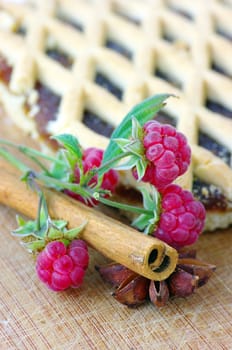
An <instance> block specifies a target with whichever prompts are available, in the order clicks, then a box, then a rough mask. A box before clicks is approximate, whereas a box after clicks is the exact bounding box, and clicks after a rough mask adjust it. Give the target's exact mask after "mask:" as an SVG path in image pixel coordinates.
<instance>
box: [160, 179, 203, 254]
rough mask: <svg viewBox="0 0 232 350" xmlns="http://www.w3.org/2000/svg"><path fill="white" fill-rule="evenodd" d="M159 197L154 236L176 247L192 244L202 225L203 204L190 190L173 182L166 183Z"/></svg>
mask: <svg viewBox="0 0 232 350" xmlns="http://www.w3.org/2000/svg"><path fill="white" fill-rule="evenodd" d="M161 197H162V200H161V215H160V220H159V223H158V228H157V229H156V231H155V232H154V236H155V237H157V238H159V239H161V240H162V241H164V242H166V243H168V244H169V245H171V246H173V247H174V248H176V249H178V248H181V247H183V246H186V245H190V244H193V243H194V242H195V241H196V240H197V238H198V236H199V234H200V233H201V231H202V230H203V227H204V221H205V208H204V206H203V205H202V204H201V203H200V202H198V201H196V200H195V199H194V197H193V195H192V193H191V192H189V191H186V190H183V189H182V188H181V187H180V186H178V185H174V184H172V185H168V186H167V187H166V188H165V189H164V190H163V191H162V193H161Z"/></svg>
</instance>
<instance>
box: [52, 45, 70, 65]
mask: <svg viewBox="0 0 232 350" xmlns="http://www.w3.org/2000/svg"><path fill="white" fill-rule="evenodd" d="M46 54H47V55H48V56H49V57H50V58H52V59H53V60H55V61H56V62H59V63H60V64H61V65H62V66H64V67H65V68H71V67H72V65H73V60H72V58H71V57H70V56H69V55H67V54H66V53H65V52H62V51H61V50H60V49H59V50H58V49H55V48H54V49H47V50H46Z"/></svg>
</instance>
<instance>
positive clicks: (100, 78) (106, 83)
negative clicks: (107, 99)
mask: <svg viewBox="0 0 232 350" xmlns="http://www.w3.org/2000/svg"><path fill="white" fill-rule="evenodd" d="M95 83H96V84H98V85H100V86H101V87H103V88H104V89H105V90H107V91H109V92H110V93H111V94H112V95H114V96H115V97H117V99H119V100H121V99H122V94H123V92H122V90H121V89H120V88H119V87H118V86H116V85H115V84H114V83H112V81H110V80H109V79H108V78H107V77H106V76H105V75H103V74H101V73H97V74H96V78H95Z"/></svg>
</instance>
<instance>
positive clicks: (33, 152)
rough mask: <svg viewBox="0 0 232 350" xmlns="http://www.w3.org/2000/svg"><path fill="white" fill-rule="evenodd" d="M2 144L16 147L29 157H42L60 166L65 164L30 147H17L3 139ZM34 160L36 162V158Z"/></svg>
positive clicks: (0, 140)
mask: <svg viewBox="0 0 232 350" xmlns="http://www.w3.org/2000/svg"><path fill="white" fill-rule="evenodd" d="M0 144H3V145H7V146H10V147H14V148H16V149H17V150H19V151H20V152H21V153H23V154H25V155H27V156H29V157H41V158H43V159H46V160H50V161H52V162H56V163H58V164H60V165H63V164H64V163H63V162H62V161H60V160H59V159H57V158H55V157H52V156H49V155H46V154H44V153H42V152H40V151H37V150H35V149H33V148H30V147H26V146H22V145H16V144H14V143H13V142H10V141H8V140H4V139H1V138H0ZM32 160H34V161H35V160H36V159H35V158H32Z"/></svg>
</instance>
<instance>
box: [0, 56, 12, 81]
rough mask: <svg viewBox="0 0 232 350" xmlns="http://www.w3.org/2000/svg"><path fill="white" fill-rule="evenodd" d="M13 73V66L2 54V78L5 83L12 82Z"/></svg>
mask: <svg viewBox="0 0 232 350" xmlns="http://www.w3.org/2000/svg"><path fill="white" fill-rule="evenodd" d="M11 74H12V67H11V66H10V65H9V63H8V62H7V60H6V59H5V58H4V57H2V56H0V80H1V81H2V82H3V83H4V84H6V85H8V84H9V82H10V78H11Z"/></svg>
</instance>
